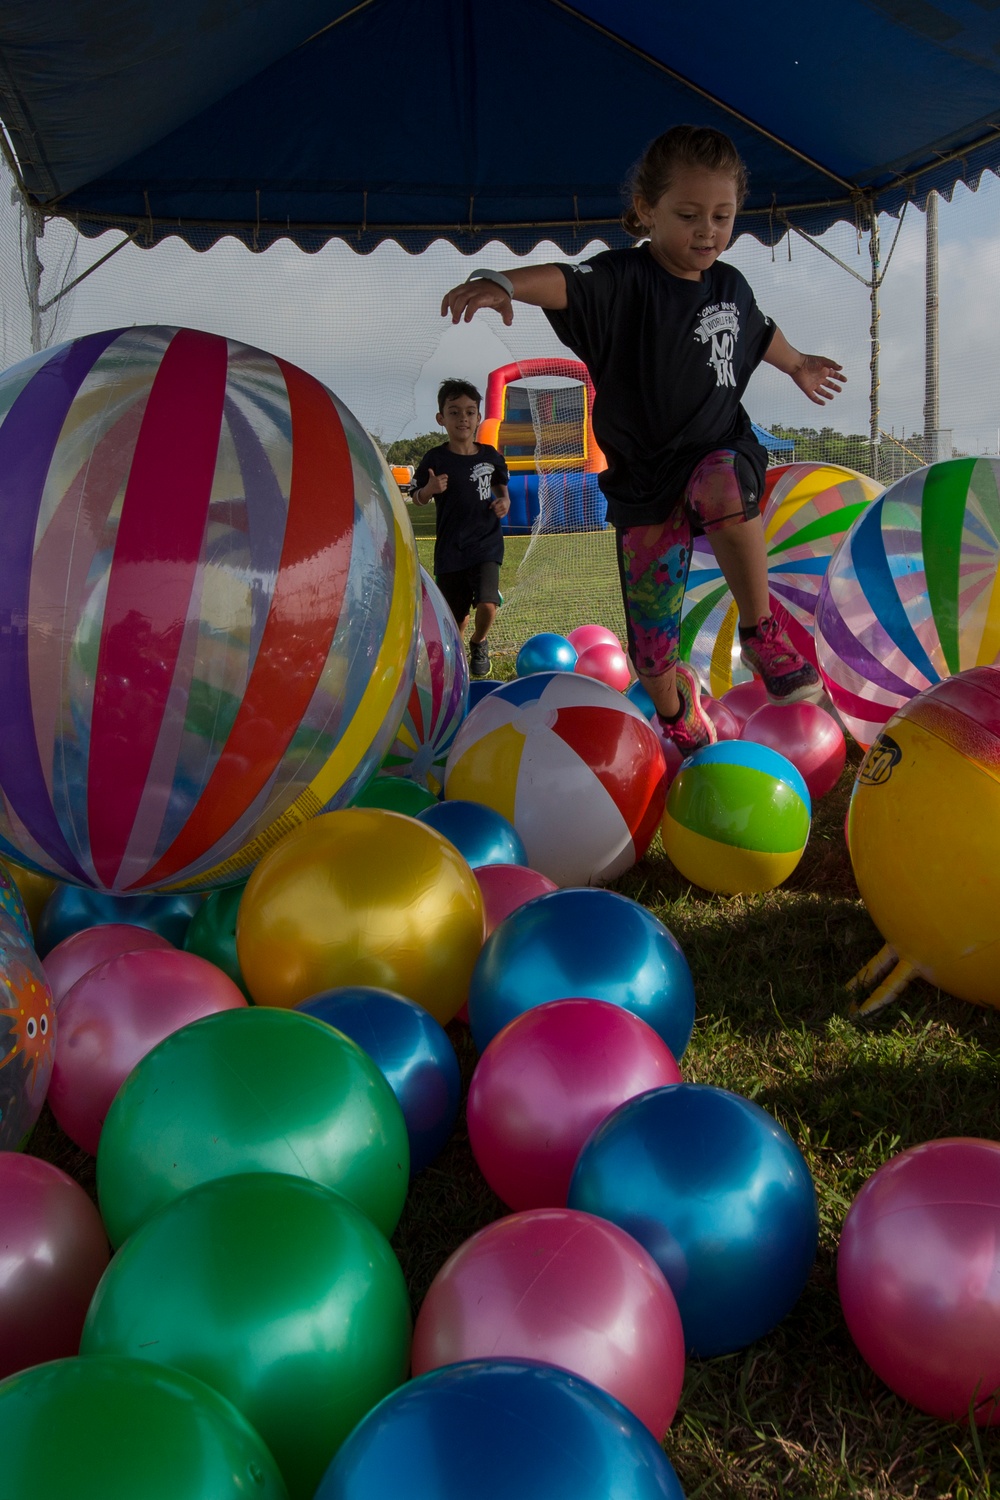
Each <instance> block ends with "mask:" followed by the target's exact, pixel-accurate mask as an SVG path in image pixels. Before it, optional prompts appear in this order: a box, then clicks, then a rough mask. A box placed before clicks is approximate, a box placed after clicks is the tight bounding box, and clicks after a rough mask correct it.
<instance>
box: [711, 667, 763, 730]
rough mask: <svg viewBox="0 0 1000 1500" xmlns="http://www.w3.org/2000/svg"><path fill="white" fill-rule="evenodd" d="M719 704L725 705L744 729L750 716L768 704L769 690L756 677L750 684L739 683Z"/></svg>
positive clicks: (724, 695) (725, 694)
mask: <svg viewBox="0 0 1000 1500" xmlns="http://www.w3.org/2000/svg"><path fill="white" fill-rule="evenodd" d="M719 702H720V703H724V704H725V706H726V708H728V709H729V712H730V713H731V714H734V715H735V717H736V718H737V719H738V720H739V722H740V727H741V728H742V726H743V725H744V724H745V723H746V721H747V719H749V717H750V715H751V714H752V713H754V712H755V711H756V710H757V709H758V708H763V707H764V704H765V703H767V702H768V696H767V688H766V687H765V686H764V683H763V681H762V680H761V678H759V677H754V678H752V679H751V681H750V682H738V683H737V684H736V686H735V687H731V688H730V689H729V690H728V692H725V693H723V695H722V697H721V698H720V699H719Z"/></svg>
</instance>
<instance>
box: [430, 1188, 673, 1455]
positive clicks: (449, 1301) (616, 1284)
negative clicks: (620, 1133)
mask: <svg viewBox="0 0 1000 1500" xmlns="http://www.w3.org/2000/svg"><path fill="white" fill-rule="evenodd" d="M481 1358H489V1359H503V1358H511V1359H535V1360H541V1361H543V1362H544V1363H545V1364H550V1365H557V1366H558V1367H559V1368H561V1369H564V1370H569V1371H571V1372H572V1373H573V1374H574V1375H582V1376H583V1378H584V1379H585V1380H589V1381H591V1382H592V1383H593V1384H594V1385H596V1386H599V1387H600V1388H601V1389H602V1390H605V1391H607V1392H608V1393H609V1394H610V1395H612V1396H614V1397H615V1398H616V1399H617V1400H618V1401H620V1402H621V1403H622V1405H623V1406H626V1407H628V1409H629V1411H631V1412H634V1413H635V1415H636V1416H637V1417H638V1418H639V1419H640V1420H641V1421H642V1422H644V1423H645V1425H646V1426H647V1427H648V1428H649V1430H650V1432H652V1434H653V1436H654V1437H655V1438H656V1439H657V1440H659V1439H660V1438H662V1436H663V1434H664V1432H665V1431H666V1430H667V1428H668V1427H669V1425H670V1422H671V1420H672V1419H673V1415H674V1412H675V1411H676V1410H677V1402H678V1399H679V1397H680V1391H681V1382H682V1380H683V1378H684V1333H683V1330H682V1328H681V1320H680V1314H679V1313H678V1311H677V1303H676V1302H675V1301H674V1294H673V1292H672V1291H671V1290H670V1286H669V1283H668V1282H667V1279H666V1277H665V1276H664V1274H663V1272H662V1271H661V1270H660V1268H659V1266H658V1265H657V1264H656V1262H655V1260H654V1259H653V1257H652V1256H651V1255H650V1254H649V1252H648V1251H647V1250H645V1249H644V1248H643V1246H642V1245H640V1244H639V1242H638V1240H634V1239H633V1238H632V1236H631V1235H630V1234H626V1233H625V1231H624V1230H623V1229H619V1228H618V1226H617V1225H616V1224H611V1223H609V1222H608V1221H607V1220H606V1219H599V1218H597V1217H596V1216H594V1215H592V1214H586V1213H580V1212H579V1211H577V1210H575V1209H570V1208H540V1209H532V1210H531V1211H530V1212H528V1213H522V1214H511V1215H509V1216H508V1217H507V1218H505V1219H498V1220H497V1222H496V1223H494V1224H488V1225H487V1227H486V1228H485V1229H481V1230H480V1231H479V1233H478V1234H474V1235H473V1236H472V1238H471V1239H469V1240H466V1242H465V1244H464V1245H460V1246H459V1248H458V1249H457V1250H456V1251H455V1253H454V1255H452V1256H450V1257H449V1259H448V1260H446V1261H445V1263H444V1265H443V1266H442V1267H441V1270H440V1271H439V1272H438V1274H437V1275H436V1276H435V1278H434V1280H433V1281H432V1282H431V1286H430V1290H429V1291H428V1293H427V1296H426V1297H425V1298H424V1303H423V1306H422V1307H421V1309H420V1315H419V1317H418V1318H417V1322H416V1327H415V1329H414V1333H413V1373H414V1375H423V1374H425V1373H426V1372H427V1371H428V1370H436V1369H439V1368H440V1367H441V1366H442V1365H450V1364H455V1363H457V1362H458V1361H460V1360H467V1359H481Z"/></svg>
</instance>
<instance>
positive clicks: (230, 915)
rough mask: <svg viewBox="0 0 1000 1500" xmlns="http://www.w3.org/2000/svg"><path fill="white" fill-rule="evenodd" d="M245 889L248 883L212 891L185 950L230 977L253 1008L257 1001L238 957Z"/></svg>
mask: <svg viewBox="0 0 1000 1500" xmlns="http://www.w3.org/2000/svg"><path fill="white" fill-rule="evenodd" d="M245 887H246V881H244V882H243V884H242V885H227V886H225V887H224V888H223V889H222V890H220V891H210V892H209V894H208V895H207V896H206V897H205V899H204V901H203V902H202V903H201V905H200V906H199V908H198V910H197V911H196V912H195V914H194V916H193V917H192V918H191V925H190V926H189V927H188V930H187V932H186V933H185V934H184V947H185V948H186V949H187V951H188V952H189V953H196V954H197V955H198V957H199V958H207V959H208V961H209V963H210V964H215V967H216V968H217V969H221V970H222V972H223V974H227V975H228V976H229V978H230V979H231V980H232V981H233V983H234V984H238V985H239V987H240V989H241V990H242V991H243V993H244V995H245V996H246V997H247V999H248V1000H249V1001H250V1003H251V1005H252V1004H253V998H252V996H251V994H250V991H249V990H248V989H247V987H246V985H245V984H244V982H243V973H242V971H241V969H240V961H239V958H238V957H237V955H236V913H237V911H238V910H239V905H240V897H241V896H242V895H243V891H244V889H245Z"/></svg>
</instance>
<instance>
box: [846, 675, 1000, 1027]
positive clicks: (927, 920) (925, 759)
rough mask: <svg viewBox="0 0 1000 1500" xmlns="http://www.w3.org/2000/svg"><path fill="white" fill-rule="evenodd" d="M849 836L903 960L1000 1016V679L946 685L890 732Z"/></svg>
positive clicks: (866, 888)
mask: <svg viewBox="0 0 1000 1500" xmlns="http://www.w3.org/2000/svg"><path fill="white" fill-rule="evenodd" d="M848 829H849V846H850V851H851V863H852V864H853V866H854V875H855V879H856V880H857V883H858V890H859V891H860V892H861V897H862V900H863V901H864V903H865V905H866V906H867V908H868V911H869V913H870V915H871V918H872V921H873V922H874V923H875V925H876V927H878V929H879V931H880V932H881V933H882V936H883V937H884V938H886V940H887V941H888V942H889V943H891V944H892V946H893V948H894V949H895V950H896V955H897V957H898V958H899V959H901V960H903V961H904V962H906V963H909V964H910V965H912V966H913V968H914V969H915V970H916V972H917V973H919V974H922V975H923V976H924V978H926V979H929V980H930V982H931V983H932V984H935V985H939V986H940V988H941V989H943V990H947V991H948V993H949V994H951V995H956V996H957V997H958V998H959V999H960V1000H970V1001H972V1002H973V1003H974V1004H976V1005H990V1006H996V1007H998V1008H1000V920H998V916H997V913H998V912H1000V858H998V850H1000V667H974V668H972V669H971V670H970V671H968V672H961V673H959V674H958V675H957V676H955V677H949V678H947V679H946V680H945V681H944V682H939V683H936V684H935V685H934V687H931V688H927V689H926V690H925V691H924V692H922V693H919V694H918V695H917V696H916V697H915V698H912V699H910V701H909V702H908V703H907V704H905V705H904V707H903V708H901V709H900V710H899V712H898V713H897V714H895V715H894V716H893V717H892V718H891V719H890V720H889V722H888V724H887V725H886V727H885V729H884V730H883V731H882V733H881V734H880V735H879V737H878V739H877V740H876V741H875V743H874V744H873V745H872V747H871V749H870V750H869V751H868V754H867V755H866V757H865V759H864V762H863V763H862V766H861V769H860V770H859V771H858V775H857V779H856V781H855V783H854V791H853V793H852V795H851V807H850V813H849V815H848Z"/></svg>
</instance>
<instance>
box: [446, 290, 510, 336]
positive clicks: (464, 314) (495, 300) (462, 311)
mask: <svg viewBox="0 0 1000 1500" xmlns="http://www.w3.org/2000/svg"><path fill="white" fill-rule="evenodd" d="M484 307H486V308H492V309H493V311H494V312H498V313H499V314H500V316H501V318H502V319H503V321H504V322H505V323H506V324H507V327H508V328H509V327H510V325H511V324H512V323H513V321H514V305H513V303H512V302H511V300H510V298H509V297H508V295H507V293H506V292H505V291H504V289H503V287H502V286H499V285H498V284H497V282H495V281H486V280H483V279H480V280H477V281H463V282H462V284H461V286H456V287H452V289H451V291H450V292H448V293H446V294H445V297H444V300H443V302H442V303H441V316H442V317H443V318H446V317H447V316H448V315H449V313H450V314H451V321H452V322H453V323H461V322H463V321H464V322H466V323H471V322H472V319H473V318H474V317H475V315H476V313H477V312H479V311H480V309H481V308H484Z"/></svg>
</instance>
